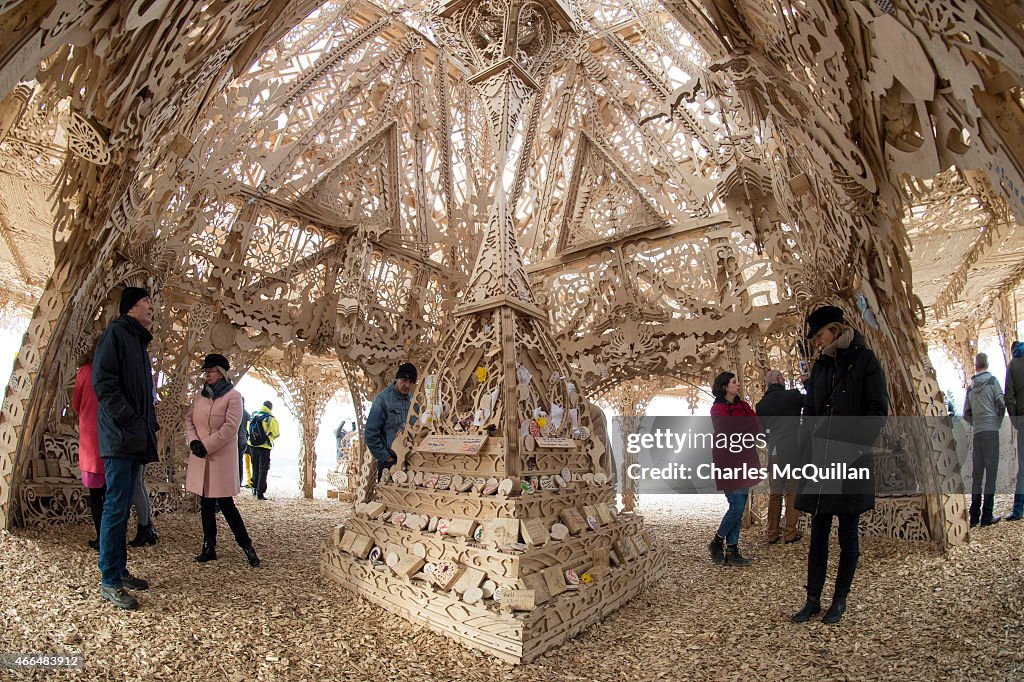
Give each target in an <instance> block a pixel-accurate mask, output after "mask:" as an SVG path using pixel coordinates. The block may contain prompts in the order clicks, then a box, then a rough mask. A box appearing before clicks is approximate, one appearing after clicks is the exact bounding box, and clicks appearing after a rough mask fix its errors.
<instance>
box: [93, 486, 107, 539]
mask: <svg viewBox="0 0 1024 682" xmlns="http://www.w3.org/2000/svg"><path fill="white" fill-rule="evenodd" d="M106 496H107V486H103V487H102V488H89V514H90V515H91V516H92V525H94V526H96V538H97V539H98V538H99V537H100V521H102V520H103V500H104V498H105V497H106Z"/></svg>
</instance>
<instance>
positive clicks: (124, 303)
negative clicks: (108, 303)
mask: <svg viewBox="0 0 1024 682" xmlns="http://www.w3.org/2000/svg"><path fill="white" fill-rule="evenodd" d="M144 298H149V292H148V291H146V290H145V289H143V288H142V287H125V288H124V289H122V290H121V304H120V305H119V306H118V308H117V309H118V311H119V312H120V313H121V314H122V315H127V314H128V311H129V310H131V309H132V308H134V307H135V304H136V303H138V302H139V301H141V300H142V299H144Z"/></svg>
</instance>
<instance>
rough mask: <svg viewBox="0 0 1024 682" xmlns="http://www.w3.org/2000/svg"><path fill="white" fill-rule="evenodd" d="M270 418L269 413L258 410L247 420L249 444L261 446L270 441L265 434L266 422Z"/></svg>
mask: <svg viewBox="0 0 1024 682" xmlns="http://www.w3.org/2000/svg"><path fill="white" fill-rule="evenodd" d="M269 420H270V413H268V412H259V413H257V414H255V415H253V418H252V419H250V420H249V445H252V446H253V447H262V446H264V445H266V444H267V443H269V442H270V436H268V435H267V427H266V423H267V422H268V421H269Z"/></svg>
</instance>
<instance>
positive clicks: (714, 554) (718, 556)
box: [708, 533, 725, 566]
mask: <svg viewBox="0 0 1024 682" xmlns="http://www.w3.org/2000/svg"><path fill="white" fill-rule="evenodd" d="M708 551H709V552H711V561H713V562H715V564H716V565H718V566H722V565H723V564H725V538H723V537H719V536H718V534H717V533H715V539H714V540H712V541H711V544H710V545H708Z"/></svg>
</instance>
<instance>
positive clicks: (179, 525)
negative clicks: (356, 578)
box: [0, 495, 1024, 682]
mask: <svg viewBox="0 0 1024 682" xmlns="http://www.w3.org/2000/svg"><path fill="white" fill-rule="evenodd" d="M238 499H239V507H240V510H241V512H242V516H243V518H244V519H245V521H246V524H247V525H248V527H249V531H250V533H251V535H252V536H253V538H254V541H255V544H256V547H257V549H258V551H259V554H260V557H261V559H262V560H263V565H262V566H261V567H260V568H258V569H256V570H252V569H249V568H248V566H247V565H246V563H245V557H244V556H243V554H242V552H241V550H240V549H239V548H238V547H237V546H236V545H235V544H234V542H233V541H232V539H231V536H230V533H229V532H228V530H227V528H226V525H225V524H224V522H223V520H221V521H220V537H219V544H218V556H219V559H218V560H217V561H215V562H212V563H209V564H205V565H202V564H197V563H194V562H193V561H192V557H193V556H194V555H195V554H196V553H198V551H199V548H200V542H201V533H200V529H199V519H198V516H196V515H189V514H171V515H164V516H161V517H159V518H158V519H157V528H158V531H159V533H160V540H159V543H158V544H157V545H156V546H152V547H145V548H142V549H135V548H130V551H129V569H130V570H131V571H132V572H133V573H134V574H135V575H137V576H140V577H144V578H146V579H148V580H149V581H150V583H151V585H152V587H151V589H150V590H149V591H147V592H140V593H136V594H137V595H138V597H139V599H140V601H141V603H142V606H141V608H140V610H139V611H136V612H125V611H120V610H117V609H115V608H114V607H113V606H112V605H110V604H109V603H107V602H105V601H102V600H101V599H100V597H99V594H98V589H99V587H98V584H99V573H98V570H97V568H96V554H95V553H94V552H93V551H91V550H90V549H89V548H88V547H87V546H86V541H87V540H88V539H90V538H92V529H91V527H88V528H87V527H86V526H84V525H82V526H73V527H64V528H58V529H46V530H42V529H41V530H21V531H18V532H17V533H16V534H8V533H3V534H2V535H0V652H35V653H51V654H52V653H58V652H82V653H83V654H84V657H85V669H84V670H76V671H57V672H55V671H35V672H29V671H23V670H19V671H10V670H4V671H2V672H0V678H5V679H6V678H7V677H8V676H12V677H13V678H14V679H44V678H45V679H127V680H189V679H202V680H232V681H239V682H240V681H242V680H320V679H323V680H397V681H402V680H432V681H434V682H436V681H438V680H449V679H452V680H454V679H459V680H529V681H531V682H539V681H542V680H633V679H637V680H691V679H695V680H701V679H709V680H719V679H721V680H727V679H740V678H742V679H759V680H818V679H840V680H841V679H856V680H859V679H893V680H896V679H899V680H911V679H913V680H916V679H922V680H923V679H928V680H933V679H948V680H960V679H987V680H1012V679H1021V678H1024V646H1022V645H1024V629H1022V627H1021V621H1022V616H1024V590H1022V587H1024V562H1022V556H1024V544H1022V540H1024V522H1019V523H1000V524H998V525H996V526H994V527H991V528H986V529H981V530H980V532H978V531H976V532H975V533H974V534H973V537H974V540H973V542H971V543H970V544H968V545H966V546H963V547H957V548H955V549H953V550H952V551H950V552H949V553H948V554H947V555H945V556H943V555H940V554H938V553H937V552H935V551H933V550H931V549H930V548H928V547H926V546H922V545H915V544H912V543H907V542H898V541H890V540H880V539H866V540H864V541H863V542H862V548H861V551H862V556H861V568H860V569H859V571H858V573H857V577H856V581H855V583H854V587H853V594H852V595H851V600H850V609H849V610H848V612H847V614H846V616H845V618H844V620H843V621H842V623H841V624H840V625H839V626H832V627H830V626H826V625H823V624H821V623H820V622H812V623H811V624H809V625H803V626H800V625H793V624H791V623H790V622H789V621H788V616H789V614H790V613H791V612H792V611H795V610H796V609H798V608H799V606H800V604H801V603H802V599H803V593H802V585H803V583H804V570H805V569H804V567H805V560H806V551H807V539H806V538H805V539H804V540H803V542H802V543H800V544H796V545H789V546H786V545H781V544H779V545H774V546H769V545H767V544H765V542H764V535H763V530H762V529H760V528H755V529H753V530H751V531H749V532H747V533H746V534H745V536H744V538H743V540H742V541H741V545H742V546H743V547H744V548H745V549H746V550H747V553H748V555H749V556H750V557H751V558H752V559H754V561H755V564H754V566H753V567H751V568H748V569H732V568H728V567H714V566H712V565H710V562H709V560H708V556H707V549H706V544H707V538H708V536H709V534H710V533H711V532H712V531H713V529H714V524H715V522H716V521H717V520H718V518H719V517H720V515H721V513H722V510H723V509H724V502H723V501H720V500H719V499H718V497H706V498H690V499H688V500H685V504H681V502H682V501H683V500H681V498H665V497H662V498H656V499H654V498H642V500H641V508H642V510H643V512H644V514H645V515H646V518H647V522H648V524H649V527H650V528H652V529H653V531H654V532H655V533H656V536H657V538H658V540H659V541H660V542H661V543H665V544H667V545H668V546H669V548H670V549H669V551H670V552H671V560H670V563H669V569H668V572H667V574H666V575H665V578H664V580H663V581H662V582H661V583H660V584H658V585H657V586H656V587H655V588H654V589H652V590H648V591H647V592H645V593H643V594H642V595H641V596H640V597H639V598H637V599H636V600H634V601H632V602H630V603H629V604H627V605H626V606H624V607H623V608H622V609H620V610H619V611H618V612H616V613H615V614H613V615H612V616H610V617H609V618H607V619H606V620H605V621H604V622H602V623H600V624H599V625H597V626H595V627H594V628H592V629H591V630H590V631H588V632H587V633H585V634H584V635H582V636H580V637H578V638H577V639H575V640H573V641H572V642H571V643H569V644H568V645H565V646H562V647H559V648H557V649H555V650H553V651H551V652H549V653H548V654H546V655H545V656H543V657H542V658H541V659H539V660H538V661H536V662H534V663H532V664H529V665H526V666H522V667H518V668H513V667H512V666H509V665H506V664H502V663H499V662H497V661H495V660H494V659H491V658H488V657H486V656H484V655H482V654H477V653H474V652H472V651H469V650H466V649H464V648H462V647H460V646H458V645H456V644H454V643H451V642H449V641H448V640H446V639H444V638H443V637H440V636H437V635H434V634H431V633H429V632H424V631H422V630H419V629H417V628H415V627H413V626H411V625H409V624H407V623H406V622H405V621H403V620H401V619H399V618H395V617H393V616H391V615H389V614H387V613H385V612H384V611H383V610H381V609H380V608H377V607H375V606H372V605H370V604H369V603H368V602H366V601H364V600H362V599H360V598H358V597H355V596H353V595H351V594H349V593H347V592H345V591H344V590H342V589H341V588H340V587H338V586H337V585H335V584H333V583H331V582H329V581H327V580H325V579H323V578H321V577H320V575H319V572H318V570H319V560H320V542H321V540H322V539H324V538H327V537H328V536H329V535H330V531H331V529H332V528H333V526H334V525H335V524H337V523H338V522H340V521H341V520H342V519H343V518H344V516H345V515H346V514H347V513H348V508H349V507H348V505H344V504H339V503H337V502H335V501H322V500H293V499H274V500H271V501H269V502H267V503H262V504H258V503H256V502H255V501H254V500H252V498H251V497H248V496H246V495H242V496H240V497H239V498H238ZM1007 503H1008V500H1006V499H1004V500H1001V501H1000V504H999V505H997V510H996V511H997V513H999V512H1003V513H1005V512H1006V511H1007V509H1006V507H1007ZM834 543H835V541H834V540H833V554H832V563H831V566H830V569H831V570H830V574H829V577H830V580H831V578H832V577H833V576H834V570H835V563H834V562H835V558H836V553H837V551H838V548H837V547H836V546H835V544H834ZM830 595H831V586H828V587H827V588H826V595H825V598H826V605H827V598H828V597H829V596H830Z"/></svg>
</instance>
